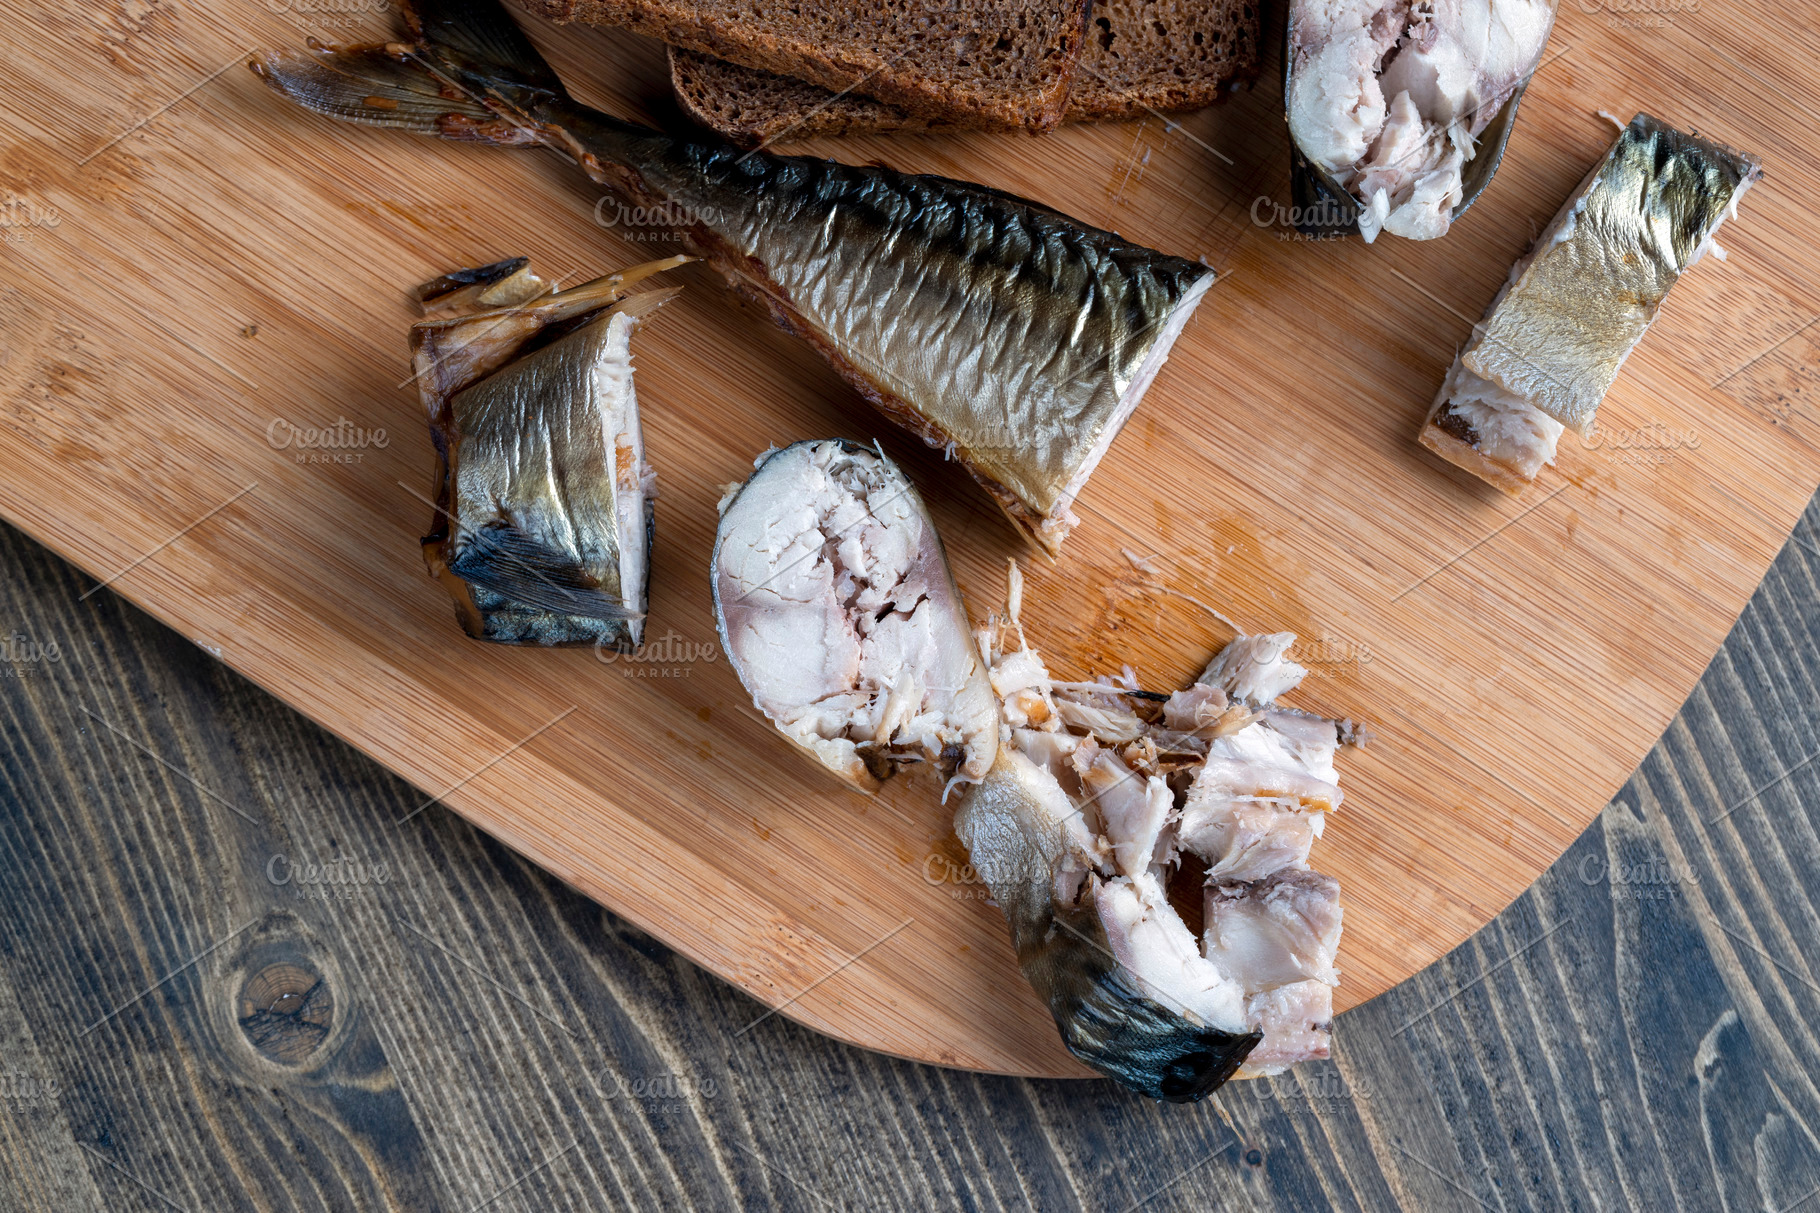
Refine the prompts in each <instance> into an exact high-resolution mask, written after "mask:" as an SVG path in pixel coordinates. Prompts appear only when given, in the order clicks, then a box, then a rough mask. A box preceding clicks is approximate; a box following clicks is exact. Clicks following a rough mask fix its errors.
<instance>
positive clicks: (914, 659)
mask: <svg viewBox="0 0 1820 1213" xmlns="http://www.w3.org/2000/svg"><path fill="white" fill-rule="evenodd" d="M710 576H711V578H712V581H713V589H714V607H715V614H716V617H717V620H718V623H719V627H720V635H721V642H722V644H723V645H724V646H725V648H726V652H727V656H728V659H729V660H730V661H731V662H732V664H733V667H734V669H735V671H736V672H737V673H738V674H739V677H740V681H741V682H743V683H744V684H745V687H746V689H747V690H748V691H749V692H751V694H752V698H753V702H754V703H755V704H756V705H757V706H758V709H759V710H760V711H761V712H763V713H764V714H765V716H766V717H767V718H768V719H769V720H771V721H772V723H774V724H775V725H776V726H777V727H778V728H779V729H780V730H781V731H782V732H783V733H784V735H785V736H786V737H788V738H790V740H791V741H793V742H795V743H796V744H797V745H798V746H801V747H802V748H803V749H804V750H806V751H807V752H808V753H810V754H811V755H812V756H813V757H814V758H815V760H816V761H817V762H819V763H820V764H821V765H822V766H824V767H826V768H827V769H828V770H830V771H832V772H834V773H835V774H836V775H838V776H839V777H840V778H842V779H844V780H846V781H847V782H848V783H850V784H852V785H854V786H855V787H858V788H861V789H862V790H866V791H870V790H873V789H875V788H876V787H877V786H878V784H879V781H880V780H882V779H884V778H886V777H888V776H889V775H891V774H892V773H893V772H895V771H896V770H898V769H899V768H900V767H902V766H904V765H905V764H907V763H914V762H929V763H933V764H936V765H937V766H938V767H940V768H941V769H942V771H943V772H944V773H945V774H949V775H954V774H959V775H960V776H961V777H963V778H966V779H974V780H977V779H979V778H981V777H983V776H984V775H985V774H986V771H987V770H988V769H989V768H990V767H991V765H992V758H993V754H994V752H995V751H996V750H997V746H998V712H997V708H996V704H995V701H994V699H993V696H992V688H991V685H990V684H989V683H988V682H987V680H986V667H985V663H984V662H982V661H981V660H980V657H979V650H978V649H977V648H976V647H975V643H974V638H973V632H972V630H971V628H970V627H969V626H968V623H967V616H966V610H965V608H964V606H963V605H962V602H961V597H960V591H959V590H957V589H956V588H955V585H954V580H953V577H952V576H951V575H950V573H949V571H948V562H947V557H946V556H945V555H944V554H943V552H942V546H941V541H940V539H939V538H938V537H937V536H936V533H935V527H934V525H933V524H932V523H931V522H930V520H929V516H928V512H927V510H926V509H925V508H924V506H923V502H922V498H921V497H919V496H918V495H917V493H916V490H915V488H914V487H913V486H912V485H911V484H910V481H909V480H908V479H906V478H905V476H904V474H903V472H901V471H900V470H898V468H897V467H896V465H894V464H892V463H891V462H890V461H889V460H887V459H885V458H884V457H883V456H880V455H877V454H874V453H873V452H872V451H869V450H867V449H866V448H864V447H861V446H857V445H855V444H852V443H848V442H843V441H839V440H827V441H820V442H799V443H797V444H795V445H794V446H789V447H786V448H784V449H783V450H777V451H770V452H767V453H766V454H765V455H763V456H761V457H760V459H759V460H758V464H757V470H756V471H754V472H753V474H752V477H751V478H750V479H749V480H747V481H746V483H745V484H744V485H743V486H741V487H740V488H739V489H738V490H737V491H736V492H733V493H730V494H729V495H728V497H727V499H726V501H725V502H724V503H723V505H722V512H721V523H720V529H719V531H718V532H717V534H716V536H715V540H714V558H713V567H712V570H711V574H710Z"/></svg>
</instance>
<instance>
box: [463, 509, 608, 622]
mask: <svg viewBox="0 0 1820 1213" xmlns="http://www.w3.org/2000/svg"><path fill="white" fill-rule="evenodd" d="M448 567H449V572H451V573H453V574H455V575H456V576H457V577H459V578H461V579H462V580H463V581H465V582H468V583H469V584H470V585H477V586H479V587H481V588H482V589H485V590H492V591H493V592H494V593H495V594H503V595H505V596H506V597H507V598H510V599H511V600H512V601H514V602H519V603H523V604H524V605H525V606H529V607H535V608H537V609H538V610H540V611H554V612H555V613H557V614H559V615H581V616H585V617H586V618H589V619H605V620H609V621H611V620H615V619H643V618H644V612H642V611H629V610H627V609H626V608H625V607H624V606H622V605H620V604H619V603H618V602H615V601H614V600H613V599H612V598H610V597H608V596H607V595H606V594H605V593H603V592H602V591H601V589H600V585H599V583H598V582H596V581H595V579H594V578H593V577H592V576H591V575H590V574H589V573H588V571H587V570H586V569H585V568H583V567H582V566H581V565H580V564H579V563H577V562H576V561H573V560H571V559H569V558H568V557H567V556H564V555H561V554H559V553H557V552H553V551H552V550H551V549H550V548H549V547H548V546H547V545H545V544H542V543H539V542H538V541H537V540H536V539H534V538H532V537H531V536H530V535H527V534H525V533H524V532H523V531H521V530H519V529H518V528H517V527H515V526H512V525H511V524H510V523H504V522H493V523H488V524H487V525H486V526H483V527H481V528H480V529H479V530H477V531H470V532H468V535H467V540H466V542H464V543H463V544H462V545H461V553H460V555H458V556H457V557H456V558H455V559H454V560H452V561H450V562H449V566H448Z"/></svg>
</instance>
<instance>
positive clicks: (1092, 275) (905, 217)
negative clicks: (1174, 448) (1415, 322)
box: [252, 0, 1214, 555]
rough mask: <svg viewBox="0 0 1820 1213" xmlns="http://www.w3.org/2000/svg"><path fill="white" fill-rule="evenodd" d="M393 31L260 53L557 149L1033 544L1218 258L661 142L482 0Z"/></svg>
mask: <svg viewBox="0 0 1820 1213" xmlns="http://www.w3.org/2000/svg"><path fill="white" fill-rule="evenodd" d="M405 15H406V18H407V23H408V24H409V26H410V29H411V33H412V35H413V37H414V38H415V39H416V40H415V41H413V42H410V43H386V44H381V45H375V46H358V47H347V48H326V49H322V50H319V51H317V52H315V53H311V54H307V55H295V54H283V53H261V54H258V55H255V56H254V58H253V61H252V67H253V69H254V70H255V71H256V72H257V73H258V74H259V75H260V76H262V77H263V78H264V79H265V81H266V82H267V83H268V84H270V85H271V86H272V87H274V88H276V89H277V90H279V91H280V92H282V93H284V94H285V95H286V96H288V97H290V98H291V99H292V100H294V101H296V102H297V103H298V104H300V105H303V106H306V107H308V108H310V109H313V110H316V111H318V112H320V113H324V114H328V115H330V116H332V117H336V118H340V119H343V120H346V121H352V122H361V123H367V124H370V125H376V126H389V127H397V128H402V129H406V130H411V131H415V132H418V133H421V134H432V135H441V136H442V137H444V138H450V139H460V140H467V141H474V142H484V143H493V144H500V145H505V146H520V147H532V146H537V147H548V148H553V149H556V150H558V151H560V152H562V153H563V154H564V155H566V156H568V157H569V158H570V159H572V160H573V161H575V162H576V163H578V164H579V165H580V166H581V168H582V169H583V170H584V171H585V172H586V173H587V174H588V175H589V176H590V177H591V178H592V179H594V180H595V181H598V182H601V183H602V184H606V185H610V186H612V187H614V188H616V189H618V190H619V191H620V192H621V193H623V194H624V195H625V196H626V197H627V198H628V199H629V200H630V201H631V202H632V203H633V204H634V205H636V206H639V207H644V208H646V209H647V210H648V211H649V212H650V213H654V214H660V215H664V216H668V217H669V218H670V220H671V221H672V222H673V224H674V226H675V227H676V229H677V231H678V232H679V234H680V235H681V236H682V238H683V239H684V241H685V242H686V243H687V244H688V245H689V246H690V247H691V248H692V249H693V250H694V251H696V252H698V253H700V254H701V255H702V256H703V257H705V258H706V259H707V260H708V261H709V262H711V263H712V264H713V265H714V266H715V268H716V269H717V270H719V271H720V273H721V274H722V275H723V276H724V277H725V278H726V279H727V280H728V281H729V282H730V283H731V284H732V285H733V286H734V287H735V288H736V289H738V290H739V291H740V292H742V293H743V294H744V295H746V296H747V297H748V298H750V299H752V300H755V301H756V302H757V303H759V304H760V305H761V306H762V307H763V308H764V309H765V310H766V311H767V312H768V313H769V314H770V316H771V317H772V319H773V320H774V321H776V323H777V324H779V325H780V326H781V327H783V328H784V329H786V330H787V331H789V332H792V333H795V334H796V335H798V336H800V337H801V338H802V339H803V340H805V341H807V342H808V343H809V344H810V345H811V346H812V347H814V348H815V349H816V350H817V351H818V352H819V353H820V354H821V355H822V356H823V357H824V358H826V359H827V360H828V362H829V363H830V364H831V365H832V366H833V367H834V368H835V370H837V371H838V372H839V373H840V374H841V375H842V376H843V377H845V378H846V379H847V381H848V382H849V383H851V384H852V385H853V386H854V387H855V388H856V389H857V390H858V391H859V393H860V395H861V396H863V397H864V398H865V399H866V400H868V401H870V402H871V403H872V404H873V405H874V406H875V407H876V408H878V409H879V411H881V412H883V413H884V414H885V415H886V416H887V417H889V418H890V419H891V420H892V421H894V422H896V423H898V424H899V425H902V426H903V427H905V428H906V429H908V430H909V431H910V432H912V433H913V434H916V435H917V436H918V437H920V438H922V439H923V440H924V441H925V442H927V443H929V444H930V445H931V446H935V447H938V448H941V449H943V450H945V451H947V452H948V453H949V454H950V455H951V456H952V457H953V458H954V459H956V460H958V461H959V462H960V463H961V464H962V465H963V466H964V467H966V469H967V470H968V471H969V472H970V473H971V474H972V475H973V476H974V478H975V479H976V480H978V482H979V483H980V484H981V485H982V486H983V487H984V488H985V489H986V491H987V492H988V493H990V494H991V496H992V498H993V500H994V501H995V502H997V503H998V505H999V506H1000V507H1001V508H1002V509H1003V510H1004V511H1005V513H1006V514H1007V515H1008V516H1009V517H1010V518H1011V520H1012V521H1013V522H1014V523H1015V524H1016V525H1017V526H1018V527H1019V528H1020V529H1021V530H1022V531H1023V532H1024V533H1025V534H1026V535H1027V536H1028V537H1029V538H1030V539H1031V540H1033V541H1034V542H1035V543H1037V544H1038V545H1040V546H1041V547H1042V548H1043V549H1044V550H1045V551H1047V552H1049V553H1050V554H1052V555H1053V554H1054V553H1055V552H1056V551H1058V550H1059V549H1060V546H1061V544H1062V541H1063V539H1064V538H1066V536H1067V534H1068V532H1069V530H1071V529H1072V528H1073V526H1074V525H1075V524H1076V522H1077V521H1078V520H1077V519H1076V517H1075V515H1074V513H1073V511H1072V509H1071V506H1072V504H1073V502H1074V500H1075V497H1076V496H1077V495H1078V494H1079V493H1080V491H1081V489H1082V487H1083V486H1084V485H1085V484H1086V482H1087V479H1088V477H1089V476H1091V475H1092V473H1093V470H1094V468H1095V466H1096V465H1097V464H1098V463H1099V460H1100V458H1101V456H1102V455H1104V454H1105V452H1106V449H1107V448H1108V447H1109V446H1110V445H1111V443H1112V440H1113V438H1114V437H1115V436H1116V435H1117V434H1118V432H1119V429H1120V428H1121V427H1122V426H1123V425H1124V423H1125V421H1126V419H1127V418H1129V417H1130V415H1131V413H1132V410H1134V409H1135V408H1136V407H1137V405H1138V402H1139V401H1140V400H1141V399H1142V398H1143V396H1144V394H1145V392H1146V391H1147V390H1148V389H1149V387H1150V384H1151V382H1152V381H1153V380H1154V378H1155V377H1156V375H1157V372H1158V371H1159V369H1160V368H1161V367H1162V365H1163V363H1164V361H1165V360H1166V359H1167V357H1168V353H1169V349H1170V347H1171V346H1172V345H1173V344H1174V342H1175V340H1176V338H1177V337H1178V336H1179V335H1180V334H1181V332H1182V329H1183V327H1184V326H1185V325H1186V324H1187V322H1188V318H1189V316H1190V315H1191V314H1192V313H1193V311H1194V309H1195V307H1196V306H1197V304H1198V303H1199V302H1200V299H1201V297H1202V296H1203V295H1204V294H1205V293H1206V291H1207V289H1208V288H1209V287H1210V286H1211V285H1212V284H1213V281H1214V272H1213V270H1211V269H1210V268H1208V267H1207V266H1205V265H1202V264H1200V263H1199V262H1196V261H1189V260H1186V259H1184V258H1181V257H1176V256H1172V255H1170V254H1167V253H1162V252H1158V251H1156V250H1154V249H1149V248H1145V247H1143V246H1142V245H1139V244H1135V243H1133V242H1131V241H1129V240H1126V239H1124V238H1123V237H1121V236H1119V235H1117V234H1116V233H1113V232H1108V231H1103V230H1101V229H1099V228H1094V227H1089V226H1088V225H1086V224H1084V223H1081V222H1080V221H1078V220H1075V219H1072V218H1069V217H1068V216H1066V215H1063V214H1060V213H1059V212H1057V211H1055V210H1053V209H1051V208H1049V207H1046V206H1043V205H1042V204H1040V203H1036V202H1031V201H1028V200H1026V199H1023V198H1018V197H1015V196H1013V195H1010V194H1007V193H1004V192H1002V191H999V190H994V189H989V188H987V187H984V186H980V185H973V184H970V183H968V182H964V181H955V180H951V179H949V178H945V177H934V176H919V175H914V174H908V173H900V172H897V171H896V170H893V169H889V168H885V167H882V166H879V165H872V164H868V165H847V164H839V163H836V162H834V161H831V160H821V159H816V158H813V157H801V156H779V155H776V154H774V153H772V152H769V151H764V150H758V151H751V152H744V151H741V150H740V149H738V148H736V147H734V146H733V145H731V144H729V143H726V142H724V141H720V140H701V139H694V138H681V137H672V136H670V135H667V134H664V133H661V132H659V131H656V130H652V129H649V128H647V127H642V126H636V125H634V124H632V123H628V122H622V121H620V120H619V119H617V118H613V117H611V116H610V115H607V114H604V113H601V112H599V111H597V110H592V109H588V108H587V107H585V106H582V105H580V104H578V103H576V102H575V101H573V100H572V99H571V98H570V97H569V96H568V94H567V93H566V92H565V91H564V90H563V87H562V82H561V81H560V80H558V79H557V77H556V74H555V72H554V71H552V70H551V68H550V67H549V65H548V64H547V63H545V62H544V60H543V59H542V57H541V56H540V55H538V53H537V51H536V50H535V49H534V48H533V47H532V46H531V44H530V42H529V41H528V40H527V39H526V38H525V37H524V35H523V33H522V32H520V31H519V29H518V27H517V26H516V25H514V24H513V23H512V21H511V19H510V18H509V17H508V16H506V14H505V12H504V11H503V10H502V9H501V8H500V7H499V5H498V3H497V2H496V0H417V2H416V3H413V4H411V5H410V6H408V7H407V8H406V10H405Z"/></svg>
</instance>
